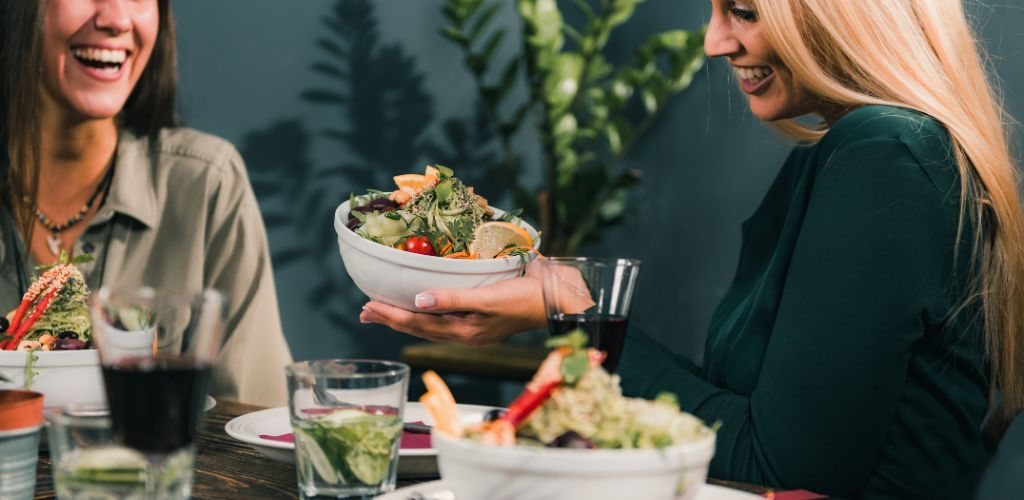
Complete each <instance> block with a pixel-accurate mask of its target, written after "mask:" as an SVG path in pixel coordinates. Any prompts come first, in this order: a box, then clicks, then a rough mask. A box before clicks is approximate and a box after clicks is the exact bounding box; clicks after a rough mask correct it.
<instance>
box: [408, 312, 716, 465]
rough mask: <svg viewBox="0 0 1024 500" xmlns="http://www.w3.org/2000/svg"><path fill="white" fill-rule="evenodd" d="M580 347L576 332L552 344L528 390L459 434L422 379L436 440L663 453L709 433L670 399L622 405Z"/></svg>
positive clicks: (436, 392)
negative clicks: (656, 450) (439, 435)
mask: <svg viewBox="0 0 1024 500" xmlns="http://www.w3.org/2000/svg"><path fill="white" fill-rule="evenodd" d="M586 345H587V335H586V334H585V333H583V331H582V330H576V331H574V332H572V333H570V334H568V335H564V336H561V337H553V338H551V339H550V340H549V341H548V346H549V347H552V348H553V350H552V351H551V353H550V354H548V357H547V358H546V359H545V360H544V362H543V363H541V366H540V368H539V369H538V370H537V373H536V374H535V375H534V377H533V379H532V380H531V381H530V383H529V384H527V386H526V390H524V391H523V393H522V394H521V395H520V396H519V397H518V398H516V399H515V400H514V401H513V402H512V404H510V405H509V407H508V410H506V411H505V412H503V413H498V414H496V415H489V416H488V418H486V419H485V421H484V422H483V423H481V424H479V425H475V426H470V427H463V425H462V423H461V422H462V421H461V420H460V418H459V415H458V409H457V407H456V405H455V399H454V398H453V397H452V394H451V392H450V391H449V390H448V387H447V386H446V385H445V383H444V382H443V381H442V380H441V378H440V377H438V376H437V374H436V373H434V372H432V371H430V372H427V373H425V374H424V375H423V381H424V383H425V384H426V386H427V392H426V394H424V395H423V397H422V398H420V402H421V403H423V405H424V406H425V407H426V408H427V410H428V411H430V413H431V415H432V416H433V417H434V420H435V428H436V429H437V430H438V431H439V432H443V433H445V434H448V435H449V436H453V437H465V438H468V439H471V440H474V441H477V442H480V443H483V444H488V445H493V446H517V445H518V446H538V447H550V448H594V449H631V448H665V447H669V446H673V445H678V444H682V443H688V442H693V441H698V440H701V439H703V438H706V437H708V436H710V435H712V434H713V433H714V432H715V431H714V429H713V428H709V427H707V426H705V425H704V423H703V422H702V421H701V420H699V419H698V418H697V417H694V416H693V415H690V414H688V413H684V412H682V411H680V410H679V403H678V401H677V400H676V398H675V396H673V395H671V394H669V393H663V394H661V395H659V396H658V397H657V398H656V399H655V400H654V401H648V400H644V399H636V398H627V397H624V396H623V395H622V389H621V388H620V386H619V377H618V375H611V374H609V373H608V372H606V371H605V370H604V369H603V368H602V367H601V361H602V360H604V356H605V355H604V353H602V352H600V351H598V350H596V349H593V348H587V347H586Z"/></svg>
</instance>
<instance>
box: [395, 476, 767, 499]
mask: <svg viewBox="0 0 1024 500" xmlns="http://www.w3.org/2000/svg"><path fill="white" fill-rule="evenodd" d="M415 495H421V496H422V497H423V500H458V499H456V498H455V495H453V494H452V492H451V491H450V490H449V489H448V487H446V486H445V484H444V481H443V480H441V481H430V482H429V483H422V484H414V485H412V486H406V487H405V488H399V489H397V490H395V491H392V492H391V493H386V494H384V495H381V496H379V497H377V500H409V499H410V498H419V497H415ZM694 500H764V497H759V496H757V495H754V494H753V493H747V492H745V491H740V490H734V489H731V488H725V487H723V486H715V485H713V484H705V485H704V486H701V488H700V491H698V492H697V496H696V498H694Z"/></svg>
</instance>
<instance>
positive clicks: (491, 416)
mask: <svg viewBox="0 0 1024 500" xmlns="http://www.w3.org/2000/svg"><path fill="white" fill-rule="evenodd" d="M504 414H505V410H503V409H501V408H495V409H493V410H490V411H488V412H487V413H484V422H494V421H495V420H498V419H499V418H501V417H502V415H504Z"/></svg>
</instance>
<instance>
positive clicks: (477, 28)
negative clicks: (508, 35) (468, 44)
mask: <svg viewBox="0 0 1024 500" xmlns="http://www.w3.org/2000/svg"><path fill="white" fill-rule="evenodd" d="M499 11H501V4H500V3H498V2H495V3H492V4H491V5H489V6H487V8H486V9H484V11H483V13H481V14H480V15H479V16H478V17H477V18H476V20H475V21H473V26H472V27H470V28H469V32H468V33H467V34H466V35H467V37H468V38H469V39H470V40H471V41H472V40H476V38H477V37H478V36H480V33H482V32H483V31H484V29H486V28H487V25H488V24H490V22H491V20H493V19H494V16H495V14H497V13H498V12H499Z"/></svg>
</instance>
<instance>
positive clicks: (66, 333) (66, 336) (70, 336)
mask: <svg viewBox="0 0 1024 500" xmlns="http://www.w3.org/2000/svg"><path fill="white" fill-rule="evenodd" d="M57 338H58V339H77V338H78V333H76V332H73V331H71V330H65V331H63V332H60V333H58V334H57Z"/></svg>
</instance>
